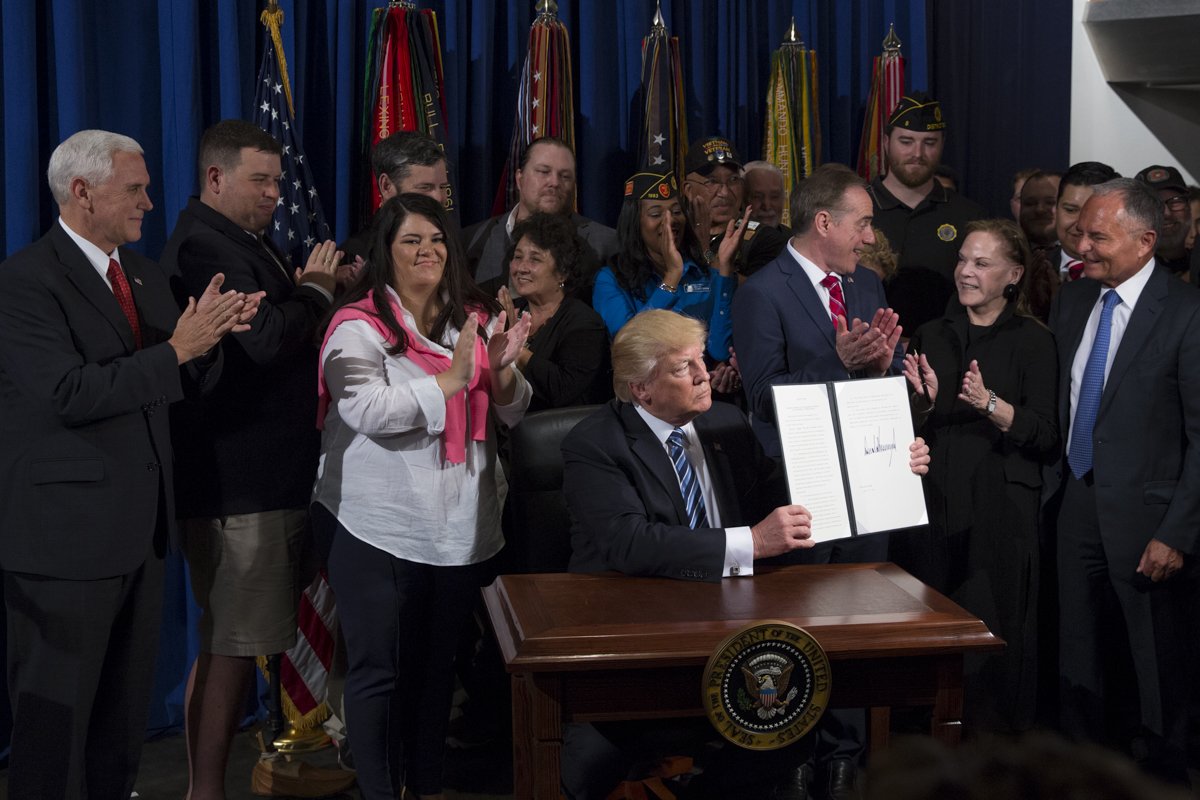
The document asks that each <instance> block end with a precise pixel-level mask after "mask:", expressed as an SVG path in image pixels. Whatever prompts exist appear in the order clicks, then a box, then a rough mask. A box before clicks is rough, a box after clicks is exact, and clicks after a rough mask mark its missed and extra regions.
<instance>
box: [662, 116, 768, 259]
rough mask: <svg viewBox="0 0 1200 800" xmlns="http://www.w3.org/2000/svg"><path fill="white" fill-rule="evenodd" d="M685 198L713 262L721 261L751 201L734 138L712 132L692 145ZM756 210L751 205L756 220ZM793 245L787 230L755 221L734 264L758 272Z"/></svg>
mask: <svg viewBox="0 0 1200 800" xmlns="http://www.w3.org/2000/svg"><path fill="white" fill-rule="evenodd" d="M683 169H684V175H685V178H684V181H683V196H684V197H685V198H687V201H688V212H689V213H690V214H691V223H692V225H694V226H695V228H696V235H697V236H698V237H699V239H700V243H701V244H702V245H703V246H704V256H705V258H706V259H707V260H708V262H709V264H714V263H715V261H716V253H717V250H718V248H719V247H720V246H721V239H722V238H724V236H725V230H726V229H727V228H728V227H729V221H730V220H734V219H739V218H740V217H741V214H742V208H743V206H744V203H745V199H746V182H745V177H744V175H743V173H742V161H741V158H739V157H738V154H737V151H736V150H734V149H733V145H732V144H730V143H729V140H728V139H724V138H722V137H720V136H709V137H708V138H706V139H701V140H699V141H697V142H692V144H691V145H690V146H689V147H688V154H687V159H686V160H685V161H684V168H683ZM754 213H755V209H754V208H751V209H750V214H751V219H753V216H754ZM786 246H787V234H786V233H780V232H779V230H777V229H776V228H773V227H771V226H770V225H768V224H765V223H758V222H751V223H750V224H749V225H747V226H746V231H745V233H744V234H743V235H742V244H741V246H740V247H738V253H737V257H736V258H735V259H734V263H733V268H734V270H735V271H736V272H737V273H738V275H739V276H741V277H743V278H744V277H746V276H748V275H753V274H754V273H755V272H757V271H758V269H759V268H760V267H762V266H763V265H764V264H766V263H768V262H770V261H774V260H775V258H776V257H777V256H778V255H779V254H780V253H781V252H783V248H784V247H786Z"/></svg>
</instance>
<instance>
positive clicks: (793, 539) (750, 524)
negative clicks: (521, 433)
mask: <svg viewBox="0 0 1200 800" xmlns="http://www.w3.org/2000/svg"><path fill="white" fill-rule="evenodd" d="M704 342H705V331H704V326H703V324H701V323H700V322H698V321H697V320H694V319H692V318H690V317H684V316H682V315H679V314H676V313H673V312H670V311H661V310H659V311H646V312H643V313H641V314H639V315H637V316H636V317H634V318H633V319H632V320H630V321H629V322H628V323H626V325H625V327H624V328H622V329H621V331H620V332H619V333H618V334H617V336H616V338H615V339H614V340H613V346H612V355H613V388H614V389H615V390H616V394H617V398H618V399H616V400H613V401H611V402H609V403H608V404H606V405H605V406H604V407H603V408H601V409H600V410H598V411H597V412H596V413H595V414H594V415H592V416H591V417H588V418H587V419H586V420H584V421H583V422H581V423H580V424H579V425H578V426H576V428H575V429H574V430H573V431H571V433H570V434H568V435H567V437H566V439H565V440H564V441H563V446H562V452H563V461H564V472H563V492H564V494H565V496H566V500H567V506H568V507H569V509H570V511H571V517H572V520H573V527H572V534H571V546H572V551H573V552H572V556H571V563H570V569H571V571H572V572H601V571H605V570H617V571H620V572H624V573H627V574H630V575H657V576H663V577H670V578H681V579H684V580H706V581H719V580H721V579H722V578H723V577H730V578H734V577H747V576H751V575H753V574H754V563H755V561H756V560H760V559H765V558H770V557H773V556H783V555H785V554H787V553H791V552H793V551H796V550H799V549H802V548H808V547H811V546H812V541H811V539H810V538H809V536H810V533H811V532H810V528H809V523H810V521H811V518H810V516H809V513H808V511H807V510H805V509H804V507H803V506H800V505H794V504H789V503H788V502H787V485H786V481H785V479H784V477H783V475H782V471H781V470H780V469H779V467H778V465H777V464H776V463H775V462H774V461H773V460H771V459H770V458H768V457H767V456H766V455H765V454H764V453H763V450H762V447H761V446H760V445H759V443H758V440H757V439H756V438H755V437H754V435H753V434H752V432H751V430H750V426H749V423H748V421H747V419H746V417H745V415H744V414H742V412H741V411H740V410H738V409H737V408H735V407H733V406H730V405H725V404H722V403H717V404H714V403H713V402H712V397H711V390H710V388H709V376H708V372H707V370H706V369H705V367H704ZM910 449H911V453H912V461H911V464H912V468H913V470H914V472H918V473H921V472H925V471H926V469H927V467H926V464H927V463H928V461H929V456H928V453H929V450H928V448H927V447H926V446H925V444H924V442H923V441H921V440H919V439H918V440H917V441H916V442H915V443H914V444H913V445H912V447H911V448H910ZM657 732H658V728H657V727H655V728H653V729H649V728H647V726H646V725H644V724H641V723H631V724H627V725H617V724H613V725H606V726H603V727H599V726H598V727H592V726H586V725H581V726H568V730H567V731H566V732H565V736H564V744H563V782H564V788H565V789H566V790H567V792H568V794H569V795H570V796H571V797H575V798H585V797H597V796H600V797H603V796H605V794H604V793H605V792H607V790H609V789H611V788H612V785H613V784H615V783H616V782H617V781H619V780H620V779H621V778H622V777H623V776H624V770H625V769H627V768H628V765H629V753H630V751H632V750H634V748H636V747H637V744H635V745H633V746H632V747H631V746H630V742H637V743H638V744H642V743H644V742H645V741H646V740H650V741H653V740H654V739H655V738H656V734H657ZM695 732H696V734H697V735H700V736H702V735H703V734H704V733H705V731H704V730H703V726H700V727H699V730H696V731H695ZM707 733H708V734H710V738H711V734H712V733H713V732H712V731H711V729H710V730H708V731H707ZM726 750H727V751H730V753H729V758H728V759H727V761H728V764H727V766H728V767H729V769H728V770H727V774H726V777H727V779H728V780H729V782H730V784H729V785H726V786H724V787H722V789H721V793H720V794H719V795H718V796H721V797H733V796H742V795H738V794H736V791H735V790H738V789H741V790H743V794H745V796H748V797H770V796H772V795H771V791H772V789H771V787H769V786H768V787H767V788H766V790H764V788H763V786H762V785H758V786H753V787H751V786H749V785H745V786H743V784H748V783H749V776H751V775H755V776H758V777H759V778H761V777H764V776H766V777H774V778H776V779H778V778H779V777H780V776H781V773H788V772H790V775H788V776H787V777H786V779H785V780H784V784H785V788H786V789H787V790H788V791H790V792H792V793H791V794H786V795H777V796H786V797H789V798H790V797H797V796H798V797H807V793H806V792H807V780H808V774H807V771H806V772H805V774H804V776H803V777H801V776H800V774H799V772H798V770H797V769H796V767H797V766H798V765H799V764H802V763H803V762H805V761H806V759H807V757H808V755H809V754H810V753H811V743H809V742H807V741H806V742H805V743H804V744H801V745H797V746H796V749H792V748H789V749H787V750H783V751H776V752H775V753H774V754H761V753H759V754H750V755H748V754H747V753H746V752H744V751H743V752H736V750H737V749H736V748H726ZM623 751H624V752H623ZM755 756H757V757H758V758H763V759H766V760H765V761H754V760H753V759H754V758H755ZM748 759H749V760H750V763H748V764H742V765H740V766H739V765H738V762H739V761H740V762H745V761H747V760H748ZM751 766H753V768H752V769H751ZM741 767H745V768H741ZM789 767H790V769H789ZM606 784H607V786H606ZM776 789H780V787H776ZM715 790H716V787H714V791H715ZM801 790H803V791H804V792H805V793H802V794H796V792H798V791H801Z"/></svg>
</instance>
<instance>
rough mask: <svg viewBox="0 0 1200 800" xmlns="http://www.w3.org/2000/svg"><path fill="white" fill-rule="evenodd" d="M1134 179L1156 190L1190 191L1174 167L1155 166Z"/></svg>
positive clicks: (1146, 169)
mask: <svg viewBox="0 0 1200 800" xmlns="http://www.w3.org/2000/svg"><path fill="white" fill-rule="evenodd" d="M1134 177H1136V178H1137V179H1138V180H1139V181H1141V182H1142V183H1144V184H1146V185H1147V186H1149V187H1150V188H1151V189H1155V190H1158V189H1177V190H1178V191H1181V192H1187V190H1188V189H1187V184H1186V183H1184V181H1183V176H1182V175H1180V174H1179V170H1177V169H1175V168H1174V167H1163V166H1160V165H1158V164H1154V165H1152V166H1149V167H1146V168H1145V169H1144V170H1142V171H1141V172H1139V173H1138V174H1137V175H1135V176H1134Z"/></svg>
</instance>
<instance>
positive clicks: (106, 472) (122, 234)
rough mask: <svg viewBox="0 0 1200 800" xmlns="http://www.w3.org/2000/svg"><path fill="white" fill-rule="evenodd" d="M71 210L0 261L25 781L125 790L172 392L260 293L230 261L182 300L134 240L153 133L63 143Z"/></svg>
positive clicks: (179, 390) (164, 493)
mask: <svg viewBox="0 0 1200 800" xmlns="http://www.w3.org/2000/svg"><path fill="white" fill-rule="evenodd" d="M47 177H48V179H49V183H50V190H51V192H52V193H53V195H54V199H55V201H56V202H57V203H58V208H59V214H60V216H59V218H58V221H57V222H56V223H55V224H53V225H52V226H51V227H50V230H49V231H48V232H47V233H46V235H45V236H44V237H42V238H41V239H40V240H38V241H37V242H35V243H34V244H32V245H30V246H29V247H27V248H25V249H24V250H21V251H20V252H19V253H17V254H15V255H14V256H12V257H11V258H10V259H8V260H7V261H5V262H4V264H2V265H0V282H2V284H3V287H4V288H3V291H0V396H3V398H4V413H3V414H0V568H3V570H4V602H5V607H6V609H7V612H8V682H9V683H8V687H9V693H10V696H11V698H12V706H13V740H12V752H11V755H10V759H9V768H8V796H9V797H13V798H18V797H20V798H44V799H46V800H49V799H50V798H78V797H90V798H124V797H129V795H130V792H131V791H132V790H133V783H134V778H135V777H136V776H137V767H138V759H139V758H140V756H141V751H142V740H143V739H144V738H145V733H146V716H147V713H148V711H149V703H150V688H151V685H152V681H153V677H154V658H155V655H156V653H157V644H158V628H159V622H160V617H161V610H162V582H163V563H162V557H163V555H164V554H165V552H166V548H167V547H168V543H169V542H170V541H173V540H174V538H175V536H174V528H175V526H174V508H173V506H174V500H173V496H172V492H171V470H172V456H171V439H170V434H169V430H168V425H167V407H168V405H170V404H171V403H174V402H175V401H177V400H179V399H181V398H182V397H183V396H184V392H185V390H187V389H188V388H191V389H193V390H196V389H199V390H203V389H204V388H205V387H207V386H209V385H211V384H212V383H214V382H215V380H216V372H217V370H218V368H219V366H220V354H219V353H213V350H214V348H215V347H216V345H217V343H218V342H219V341H220V340H221V337H222V336H224V335H225V334H226V333H228V332H229V331H231V330H235V329H241V328H240V327H235V326H240V325H242V324H244V323H246V322H248V321H249V319H250V317H252V316H253V314H254V311H255V308H256V306H257V301H258V298H257V297H250V298H248V297H247V296H246V295H244V294H242V293H239V292H228V293H226V294H224V295H222V294H221V293H220V286H221V284H222V281H223V280H224V276H222V275H219V274H218V275H214V276H212V279H211V280H210V281H208V282H207V283H206V284H205V285H204V286H201V287H200V289H201V291H200V292H199V297H200V300H199V302H196V301H189V302H188V304H187V308H186V310H185V311H184V312H183V314H182V315H180V313H179V308H178V307H177V306H176V305H175V300H174V299H173V297H172V295H171V290H170V288H169V287H168V284H167V279H166V277H165V276H164V275H163V273H162V272H161V271H160V270H159V268H158V266H157V265H156V264H155V263H154V262H152V261H150V260H148V259H146V258H144V257H143V256H141V255H139V254H138V253H136V252H134V251H133V250H129V249H127V248H125V247H124V245H125V244H127V243H129V242H134V241H137V240H138V239H140V238H141V236H142V217H143V216H144V215H145V213H146V212H147V211H149V210H150V209H151V208H152V207H153V206H152V205H151V203H150V197H149V196H148V195H147V193H146V190H147V187H148V186H149V184H150V175H149V173H147V171H146V162H145V160H144V159H143V158H142V148H141V147H140V146H139V145H138V143H137V142H135V141H134V140H133V139H130V138H129V137H128V136H122V135H120V134H116V133H109V132H108V131H99V130H88V131H80V132H79V133H76V134H75V135H73V136H71V137H70V138H68V139H67V140H66V141H64V142H63V143H62V144H60V145H59V146H58V147H57V148H55V150H54V153H53V154H51V156H50V166H49V169H48V170H47Z"/></svg>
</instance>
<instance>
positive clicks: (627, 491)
mask: <svg viewBox="0 0 1200 800" xmlns="http://www.w3.org/2000/svg"><path fill="white" fill-rule="evenodd" d="M694 424H695V427H696V433H697V435H698V436H699V437H700V443H701V445H702V446H703V448H704V460H705V463H706V464H707V465H708V470H709V473H710V475H711V477H712V483H713V490H714V491H715V493H716V495H717V502H718V505H719V507H720V511H721V522H722V524H724V525H727V526H730V527H734V526H741V525H754V524H756V523H758V522H760V521H761V520H762V518H763V517H765V516H766V515H767V514H769V513H770V512H771V511H772V510H773V509H774V508H776V507H777V506H779V505H783V504H785V503H787V502H788V501H787V487H786V481H785V479H784V477H783V474H782V471H781V470H780V469H779V468H778V467H777V465H776V464H775V462H774V461H772V460H771V459H769V458H767V456H765V455H764V454H763V451H762V448H761V447H760V446H759V444H758V441H757V440H756V439H755V438H754V435H753V433H751V431H750V425H749V423H748V421H747V419H746V416H745V415H744V414H743V413H742V412H741V411H740V410H739V409H737V408H736V407H734V406H731V405H726V404H724V403H714V404H713V406H712V408H711V409H710V410H709V411H707V412H705V413H704V414H701V415H700V416H699V417H697V418H696V420H695V422H694ZM562 453H563V462H564V465H563V468H564V472H563V493H564V494H565V495H566V499H567V507H568V508H569V509H570V511H571V518H572V528H571V548H572V553H571V564H570V570H571V572H602V571H605V570H617V571H619V572H624V573H627V574H630V575H658V576H663V577H668V578H684V579H689V580H708V581H719V580H721V573H722V572H723V571H724V564H725V531H724V530H722V529H720V528H705V529H697V530H692V529H691V528H690V527H689V526H688V519H687V514H686V512H685V510H684V505H683V495H682V494H681V492H680V491H679V479H678V478H677V477H676V475H675V468H674V466H672V464H671V460H670V458H668V456H667V452H666V450H664V449H663V446H662V443H661V442H659V441H658V439H657V438H656V437H655V436H654V434H653V433H652V432H651V430H650V428H649V427H648V426H647V425H646V423H645V422H644V421H642V418H641V417H640V416H639V415H638V413H637V410H636V409H635V408H634V407H633V406H632V405H630V404H629V403H623V402H621V401H619V400H612V401H610V402H609V403H607V404H605V405H604V406H603V407H602V408H601V409H600V410H599V411H597V412H596V413H595V414H593V415H592V416H590V417H588V418H587V419H585V420H584V421H583V422H581V423H579V425H577V426H576V427H575V429H574V430H572V431H571V433H569V434H568V435H567V437H566V439H564V440H563V445H562Z"/></svg>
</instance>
